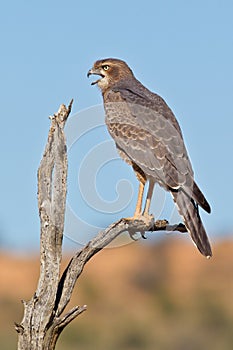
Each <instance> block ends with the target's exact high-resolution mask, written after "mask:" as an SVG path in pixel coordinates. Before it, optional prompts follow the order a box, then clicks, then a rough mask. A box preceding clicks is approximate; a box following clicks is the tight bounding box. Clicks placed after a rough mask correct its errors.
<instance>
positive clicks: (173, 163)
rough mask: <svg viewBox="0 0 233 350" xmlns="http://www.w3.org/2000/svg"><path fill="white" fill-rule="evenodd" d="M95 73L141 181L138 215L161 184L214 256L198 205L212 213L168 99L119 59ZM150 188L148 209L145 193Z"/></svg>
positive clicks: (121, 147)
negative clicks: (143, 201)
mask: <svg viewBox="0 0 233 350" xmlns="http://www.w3.org/2000/svg"><path fill="white" fill-rule="evenodd" d="M91 74H95V75H99V76H100V79H98V80H96V81H94V82H93V83H92V85H94V84H97V85H98V86H99V88H100V89H101V91H102V96H103V100H104V108H105V113H106V124H107V127H108V130H109V133H110V135H111V136H112V137H113V139H114V141H115V142H116V147H117V149H118V151H119V154H120V156H121V157H122V158H123V159H124V160H125V161H126V162H127V163H128V164H130V165H131V166H132V167H133V169H134V171H135V174H136V176H137V178H138V180H139V183H140V186H139V194H138V201H137V205H136V211H135V214H134V218H138V217H140V216H142V215H143V216H148V215H149V207H150V201H151V196H152V193H153V187H154V184H155V183H158V184H159V185H160V186H162V187H163V188H164V189H166V190H167V191H169V192H170V193H171V194H172V196H173V199H174V201H175V203H176V205H177V207H178V211H179V213H180V215H181V216H182V217H183V220H184V223H185V226H186V228H187V230H188V231H189V233H190V235H191V237H192V239H193V241H194V243H195V244H196V246H197V248H198V249H199V251H200V252H201V253H202V254H203V255H205V256H207V257H210V256H211V255H212V252H211V247H210V244H209V241H208V237H207V235H206V232H205V229H204V226H203V224H202V221H201V218H200V215H199V210H198V206H201V207H202V208H203V209H204V210H205V211H207V212H208V213H210V210H211V209H210V206H209V204H208V202H207V200H206V199H205V197H204V195H203V193H202V192H201V190H200V189H199V187H198V186H197V184H196V183H195V181H194V174H193V170H192V165H191V163H190V160H189V157H188V154H187V151H186V148H185V145H184V140H183V136H182V133H181V129H180V127H179V124H178V122H177V120H176V118H175V116H174V114H173V113H172V111H171V109H170V108H169V107H168V105H167V104H166V102H165V101H164V100H163V99H162V98H161V97H160V96H158V95H157V94H155V93H152V92H151V91H150V90H148V89H147V88H146V87H145V86H143V85H142V84H141V83H140V82H139V81H138V80H137V79H136V78H135V77H134V75H133V72H132V70H131V69H130V68H129V67H128V65H127V64H126V63H125V62H124V61H122V60H118V59H113V58H108V59H104V60H99V61H96V62H95V64H94V66H93V68H92V69H90V70H89V72H88V76H89V75H91ZM146 181H149V189H148V194H147V199H146V204H145V208H144V211H142V197H143V190H144V185H145V183H146Z"/></svg>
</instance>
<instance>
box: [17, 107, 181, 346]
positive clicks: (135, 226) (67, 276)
mask: <svg viewBox="0 0 233 350" xmlns="http://www.w3.org/2000/svg"><path fill="white" fill-rule="evenodd" d="M71 107H72V101H71V102H70V104H69V106H68V107H66V106H65V105H61V106H60V108H59V110H58V112H57V113H56V114H54V116H53V117H51V118H50V119H51V127H50V130H49V135H48V141H47V144H46V147H45V151H44V154H43V158H42V160H41V163H40V166H39V169H38V208H39V215H40V224H41V232H40V242H41V245H40V277H39V281H38V285H37V289H36V291H35V293H34V295H33V296H32V298H31V300H29V301H27V302H25V301H23V305H24V315H23V319H22V321H21V323H20V324H15V328H16V331H17V332H18V348H17V349H18V350H53V349H55V346H56V342H57V340H58V337H59V335H60V334H61V332H62V330H63V329H64V328H65V327H66V326H67V325H68V324H69V323H70V322H71V321H72V320H73V319H75V318H76V317H77V316H78V315H80V314H81V313H82V312H83V311H85V310H86V305H83V306H76V307H74V308H73V309H71V310H70V311H68V312H66V313H65V314H64V309H65V308H66V306H67V305H68V303H69V301H70V298H71V295H72V292H73V289H74V286H75V283H76V281H77V279H78V277H79V276H80V274H81V273H82V271H83V268H84V266H85V264H86V263H87V262H88V260H89V259H90V258H91V257H92V256H93V255H95V254H96V253H97V252H99V251H100V250H101V249H103V248H104V247H106V246H107V245H108V244H109V243H110V242H112V241H113V240H114V239H115V238H116V237H117V236H119V235H120V234H121V233H122V232H125V231H128V232H129V234H130V235H131V236H132V237H133V235H134V233H135V232H141V234H142V237H144V233H145V232H146V231H158V230H169V231H173V230H179V231H181V232H186V229H185V227H184V226H183V225H181V224H180V225H174V226H170V225H168V222H167V221H166V220H161V221H156V222H154V220H153V217H151V218H149V219H147V220H145V219H142V220H137V221H133V220H128V219H121V220H119V221H117V222H115V223H113V224H112V225H110V226H109V227H107V228H106V229H105V230H103V231H101V232H99V233H98V235H97V236H96V237H94V238H93V239H92V240H91V241H90V242H88V243H87V244H86V246H85V247H84V248H82V249H80V250H79V251H77V252H76V253H75V254H74V256H73V257H72V258H71V260H70V262H69V264H68V266H67V267H66V269H65V271H64V272H63V274H61V271H60V269H61V260H62V239H63V230H64V219H65V205H66V191H67V153H66V142H65V135H64V126H65V123H66V120H67V118H68V116H69V114H70V111H71Z"/></svg>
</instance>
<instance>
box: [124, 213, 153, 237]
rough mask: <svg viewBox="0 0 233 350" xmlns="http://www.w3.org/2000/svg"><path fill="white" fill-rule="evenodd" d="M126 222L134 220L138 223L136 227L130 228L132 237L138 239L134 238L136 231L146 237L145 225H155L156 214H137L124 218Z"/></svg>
mask: <svg viewBox="0 0 233 350" xmlns="http://www.w3.org/2000/svg"><path fill="white" fill-rule="evenodd" d="M124 220H125V221H126V222H134V223H135V224H136V227H135V229H133V228H131V229H130V230H129V235H130V237H131V238H132V239H133V240H134V241H136V240H137V239H135V238H134V235H135V234H136V233H140V234H141V237H142V238H143V239H146V235H145V227H147V228H148V230H149V228H150V227H152V226H153V225H154V216H153V215H150V214H145V213H144V214H136V215H134V216H133V217H128V218H124Z"/></svg>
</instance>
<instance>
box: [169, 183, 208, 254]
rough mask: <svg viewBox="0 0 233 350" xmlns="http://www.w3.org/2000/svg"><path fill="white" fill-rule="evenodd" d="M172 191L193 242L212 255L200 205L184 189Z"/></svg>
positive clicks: (203, 251) (200, 249) (204, 252)
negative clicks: (199, 208) (201, 216)
mask: <svg viewBox="0 0 233 350" xmlns="http://www.w3.org/2000/svg"><path fill="white" fill-rule="evenodd" d="M171 193H172V196H173V198H174V201H175V203H176V205H177V207H178V211H179V214H180V215H181V216H182V218H183V220H184V224H185V226H186V228H187V230H188V232H189V233H190V235H191V238H192V240H193V242H194V243H195V245H196V246H197V248H198V250H199V251H200V252H201V254H203V255H205V256H206V257H211V256H212V251H211V246H210V243H209V240H208V237H207V234H206V231H205V228H204V226H203V224H202V221H201V218H200V215H199V211H198V205H197V204H196V203H195V202H194V200H193V199H192V198H190V197H189V196H187V194H186V193H185V192H183V191H182V190H179V191H172V192H171Z"/></svg>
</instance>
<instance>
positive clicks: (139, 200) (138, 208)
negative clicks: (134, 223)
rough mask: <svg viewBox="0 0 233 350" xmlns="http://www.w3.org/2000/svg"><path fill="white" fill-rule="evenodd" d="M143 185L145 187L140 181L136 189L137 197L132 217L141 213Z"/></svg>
mask: <svg viewBox="0 0 233 350" xmlns="http://www.w3.org/2000/svg"><path fill="white" fill-rule="evenodd" d="M144 187H145V183H142V182H140V183H139V189H138V199H137V204H136V209H135V213H134V216H133V217H134V218H135V217H138V216H140V215H141V214H142V199H143V192H144Z"/></svg>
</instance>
